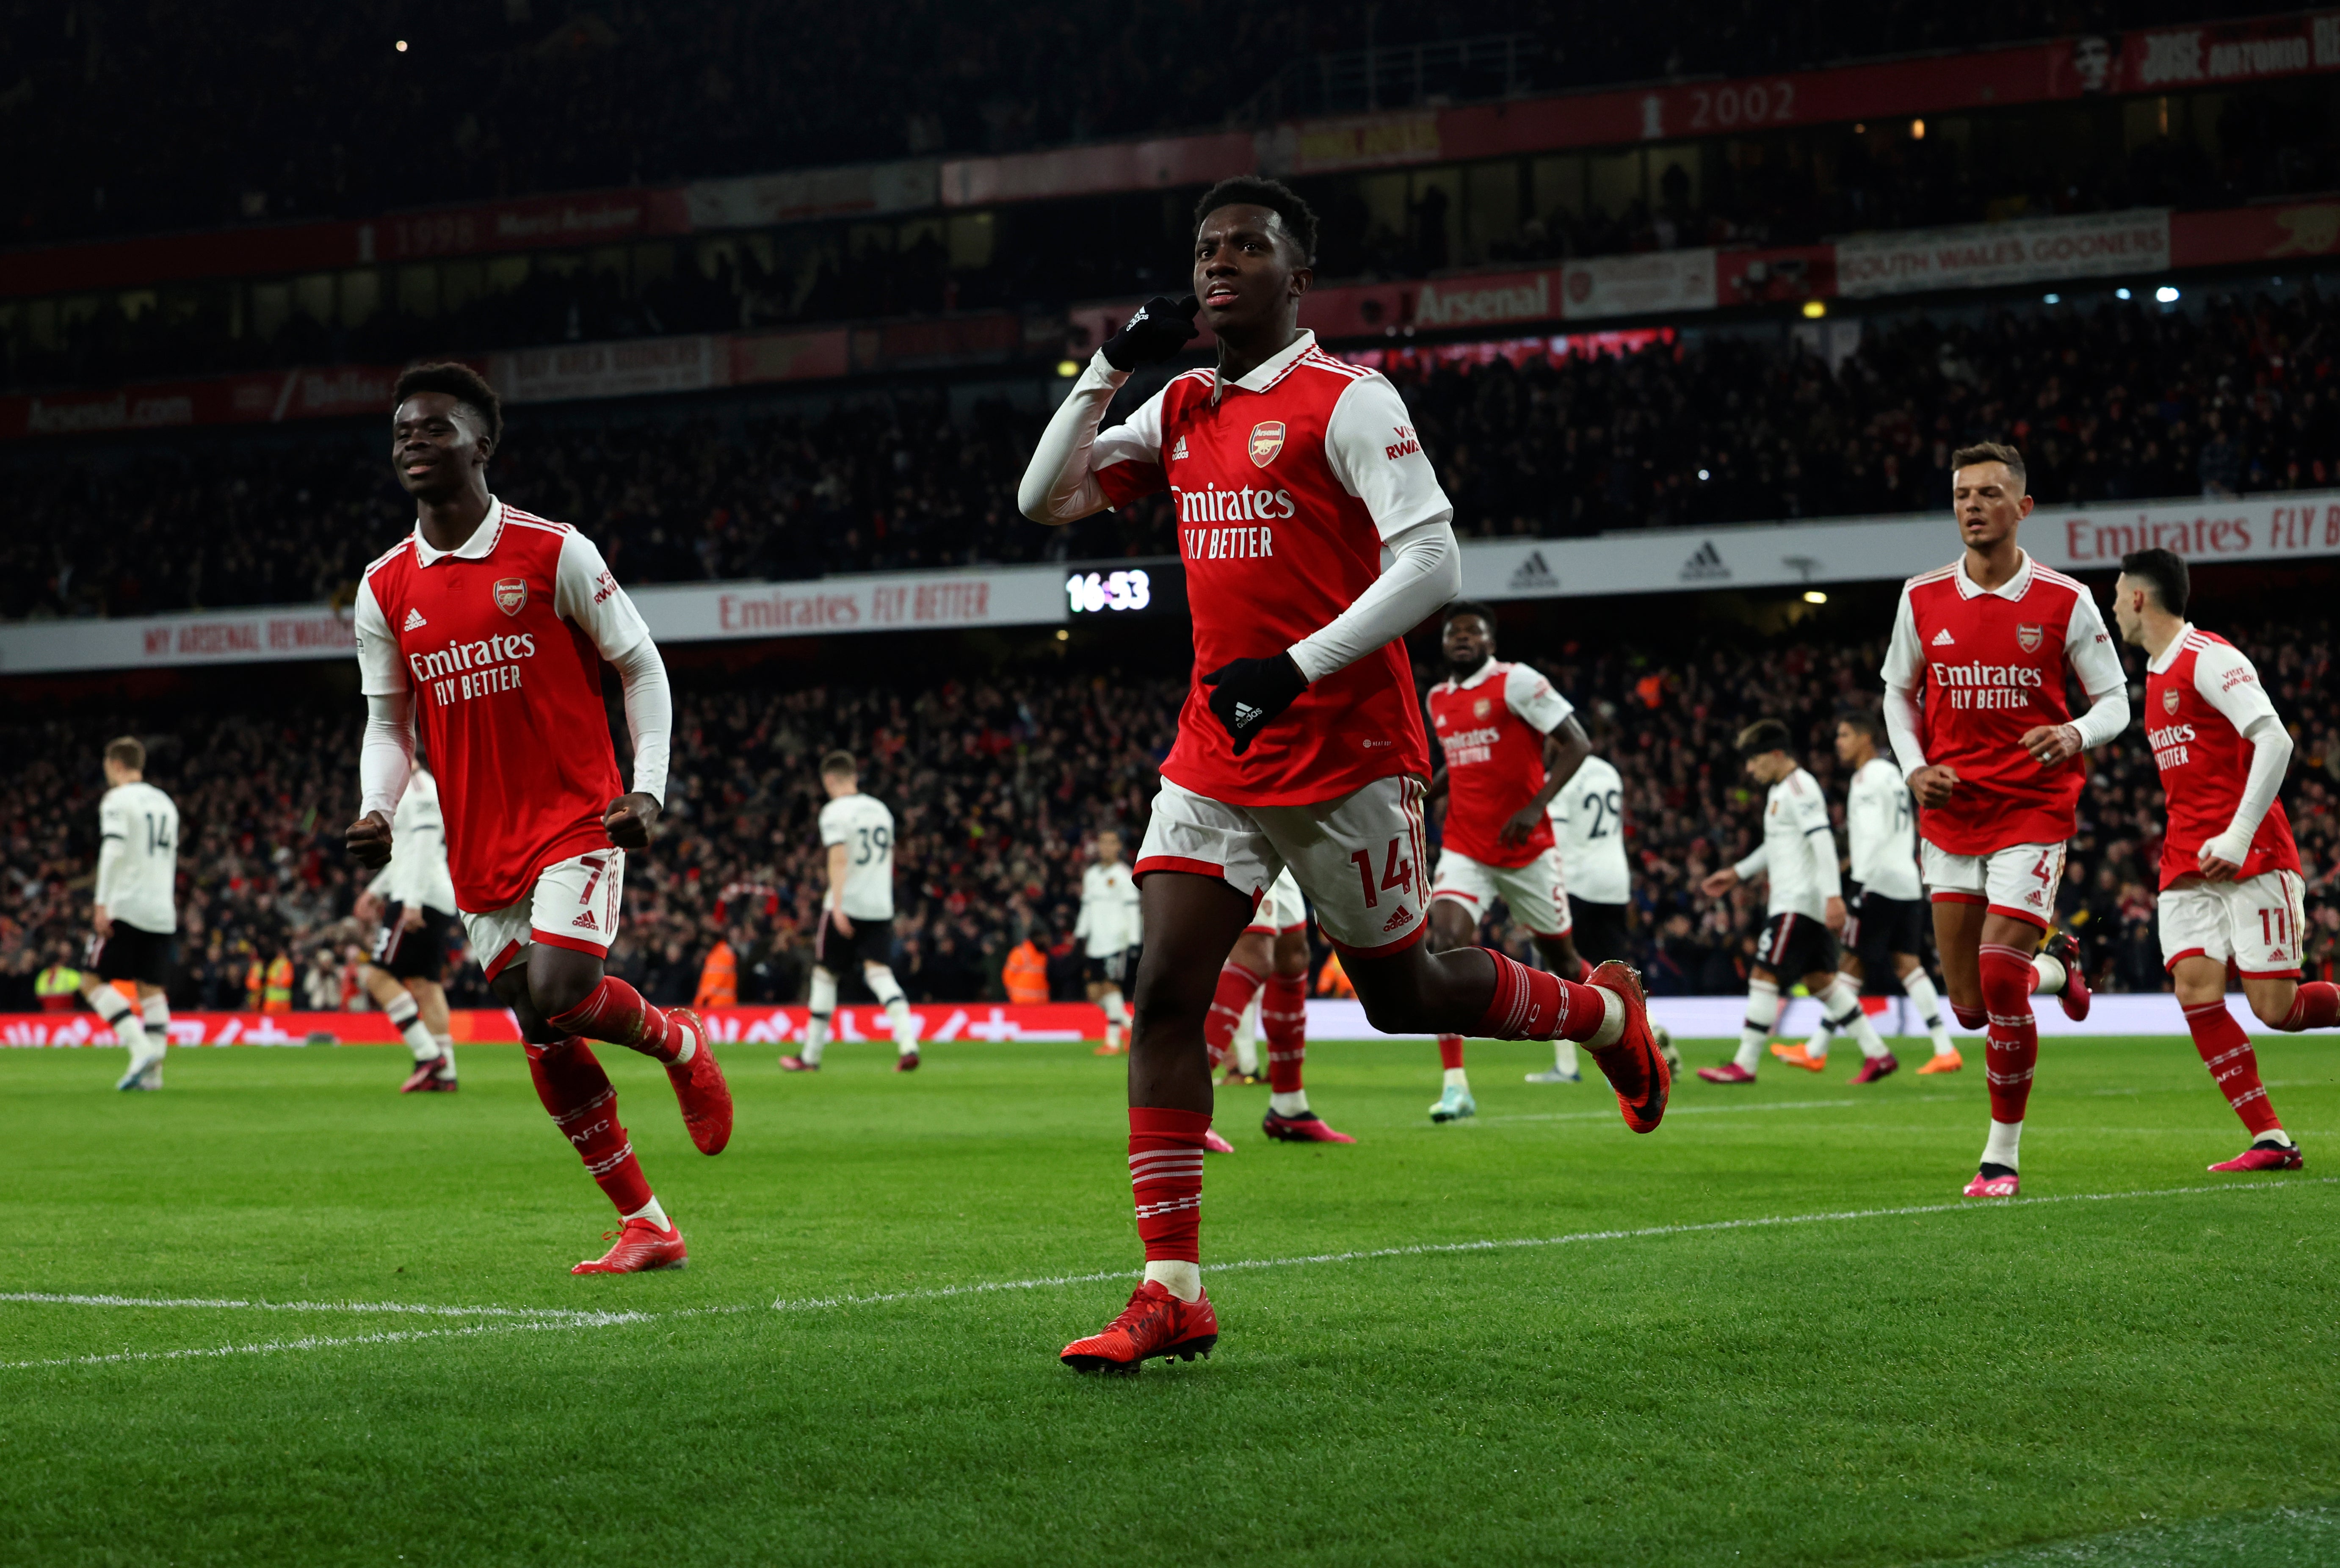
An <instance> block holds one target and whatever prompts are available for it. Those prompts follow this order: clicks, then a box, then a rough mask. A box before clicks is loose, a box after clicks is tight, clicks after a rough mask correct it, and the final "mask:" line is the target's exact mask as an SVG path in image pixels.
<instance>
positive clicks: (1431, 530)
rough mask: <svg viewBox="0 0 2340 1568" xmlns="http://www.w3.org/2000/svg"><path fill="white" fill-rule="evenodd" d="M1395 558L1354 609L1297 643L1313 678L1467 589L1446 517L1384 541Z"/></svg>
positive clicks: (1296, 654) (1296, 659) (1304, 669)
mask: <svg viewBox="0 0 2340 1568" xmlns="http://www.w3.org/2000/svg"><path fill="white" fill-rule="evenodd" d="M1383 548H1385V549H1386V550H1388V551H1389V552H1390V563H1389V565H1388V566H1387V567H1386V568H1385V569H1383V572H1382V574H1381V575H1380V576H1379V577H1377V578H1375V579H1373V582H1372V583H1371V585H1370V586H1368V587H1367V588H1366V590H1364V591H1363V593H1361V594H1359V595H1357V597H1356V599H1355V600H1353V601H1352V602H1351V603H1350V605H1349V608H1348V609H1346V610H1343V611H1341V613H1340V614H1338V615H1336V616H1334V618H1333V619H1332V620H1328V621H1326V622H1325V623H1324V625H1323V626H1320V627H1318V628H1317V629H1316V630H1314V631H1313V632H1311V633H1310V634H1309V635H1307V636H1306V637H1304V638H1302V639H1301V640H1299V641H1297V642H1295V643H1294V644H1293V645H1292V648H1291V650H1290V651H1291V654H1292V662H1293V663H1294V664H1296V665H1298V666H1299V667H1300V673H1301V676H1302V678H1303V679H1304V680H1308V681H1310V682H1312V683H1313V682H1314V681H1316V680H1321V679H1322V678H1323V677H1324V676H1327V675H1330V674H1332V673H1333V672H1334V670H1344V669H1346V668H1348V667H1349V666H1350V665H1352V664H1354V663H1355V662H1356V661H1357V660H1360V659H1363V657H1364V656H1365V655H1366V654H1368V653H1371V652H1373V650H1375V649H1377V648H1382V647H1385V646H1387V645H1388V644H1389V643H1392V642H1394V641H1396V640H1398V639H1399V638H1401V637H1403V636H1404V635H1405V634H1406V633H1407V632H1409V631H1412V630H1413V629H1414V628H1415V627H1417V626H1419V625H1421V624H1422V622H1423V620H1425V619H1426V618H1428V617H1430V616H1433V615H1435V614H1437V613H1438V611H1439V609H1440V608H1441V607H1442V606H1443V605H1445V604H1446V603H1448V602H1449V601H1450V600H1453V598H1454V597H1455V595H1457V594H1459V593H1460V592H1462V591H1463V551H1462V548H1461V547H1460V546H1459V545H1457V544H1456V543H1455V542H1454V527H1453V524H1452V523H1450V522H1448V521H1446V520H1445V519H1444V518H1436V519H1433V520H1432V521H1428V522H1418V523H1415V524H1414V525H1413V527H1412V528H1409V529H1404V530H1403V531H1399V532H1397V533H1394V534H1392V535H1391V536H1390V537H1389V538H1388V539H1386V540H1384V541H1383Z"/></svg>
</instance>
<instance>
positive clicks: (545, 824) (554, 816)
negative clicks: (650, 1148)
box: [345, 364, 731, 1274]
mask: <svg viewBox="0 0 2340 1568" xmlns="http://www.w3.org/2000/svg"><path fill="white" fill-rule="evenodd" d="M394 396H395V412H393V413H392V416H391V459H392V466H393V469H394V471H396V473H397V475H398V481H399V483H401V484H402V485H403V486H405V487H406V491H407V493H408V494H409V495H411V496H413V497H414V499H415V502H416V508H415V511H416V516H415V524H414V531H413V532H412V533H411V534H409V535H408V536H407V537H406V538H405V539H404V540H403V541H401V542H400V543H399V545H398V546H397V548H396V549H394V550H392V551H390V552H389V553H388V554H386V555H384V556H383V557H382V559H381V560H379V561H375V562H374V563H373V564H372V566H369V567H368V568H366V573H365V581H364V582H363V583H362V584H361V585H360V587H359V589H358V596H357V605H356V626H355V630H356V634H357V652H358V672H359V677H360V682H361V690H363V692H364V693H365V699H366V712H367V718H366V728H365V739H364V741H363V743H362V746H361V748H360V749H359V753H358V782H359V785H360V788H361V789H362V799H360V802H359V806H358V819H357V820H356V821H355V822H353V823H352V824H351V825H350V828H349V831H348V833H347V834H346V835H345V839H346V842H347V844H348V847H349V851H350V856H351V858H352V859H354V860H356V861H357V862H358V863H359V864H360V865H362V866H366V867H369V868H374V869H380V868H382V867H383V866H385V865H387V864H389V862H390V859H391V857H392V848H393V845H394V843H395V836H394V833H393V831H392V815H393V813H394V812H395V811H396V810H397V809H398V806H399V802H400V799H401V797H402V795H403V794H404V792H405V789H406V785H407V779H408V775H409V772H410V770H411V767H412V763H413V759H414V732H415V724H416V721H417V719H418V712H417V710H418V709H419V710H420V712H419V718H420V720H421V729H422V735H423V739H424V743H425V745H426V747H427V749H428V750H429V752H430V755H431V759H432V761H433V762H434V763H436V764H437V767H438V769H439V784H440V804H441V809H442V811H443V813H444V819H445V824H446V835H447V858H448V871H449V874H450V878H451V881H452V882H453V884H454V890H455V904H456V909H457V912H458V914H459V915H460V916H461V919H462V922H463V928H464V930H465V932H466V933H467V934H468V935H469V937H470V938H471V951H472V953H473V954H474V955H476V956H477V957H478V958H479V960H480V967H481V968H482V969H483V970H484V971H486V974H487V978H488V985H489V987H491V989H492V990H494V992H495V994H496V996H497V997H498V999H499V1000H501V1002H502V1003H503V1004H504V1005H505V1006H506V1007H510V1008H511V1010H512V1014H513V1016H514V1017H516V1018H518V1019H519V1021H520V1027H521V1037H522V1038H523V1039H525V1040H526V1041H527V1042H528V1062H529V1073H530V1077H532V1078H533V1079H534V1080H535V1083H536V1093H537V1097H538V1098H539V1099H540V1100H541V1101H542V1102H543V1104H544V1108H545V1109H546V1110H547V1111H548V1112H550V1114H551V1116H552V1119H553V1123H554V1125H555V1126H559V1127H560V1130H561V1132H562V1133H563V1134H564V1135H565V1136H567V1137H568V1138H569V1140H570V1143H571V1144H572V1145H574V1146H576V1149H577V1152H578V1154H579V1155H580V1156H581V1157H582V1158H583V1159H584V1162H585V1168H586V1170H587V1171H588V1172H589V1173H590V1174H591V1176H592V1177H593V1179H594V1180H595V1181H596V1182H597V1183H599V1184H600V1188H601V1190H602V1192H603V1193H604V1194H606V1195H607V1196H608V1197H609V1199H610V1202H611V1203H613V1204H615V1205H616V1206H617V1209H618V1213H619V1216H620V1225H619V1228H618V1230H617V1231H616V1232H615V1233H614V1234H613V1236H611V1237H610V1239H611V1240H613V1241H614V1242H615V1244H616V1245H613V1246H611V1247H610V1250H609V1252H608V1253H607V1254H606V1255H603V1256H601V1257H599V1258H589V1259H587V1260H586V1261H585V1262H583V1263H580V1264H579V1265H577V1266H576V1267H575V1268H573V1269H571V1270H570V1273H572V1274H631V1273H634V1272H636V1271H639V1270H642V1269H652V1268H680V1267H681V1266H683V1265H684V1263H685V1262H686V1261H687V1260H688V1258H689V1253H688V1250H687V1249H686V1248H685V1247H684V1245H683V1240H682V1233H681V1231H680V1230H679V1229H678V1228H677V1227H676V1226H675V1224H674V1222H673V1221H672V1220H670V1219H669V1218H668V1217H667V1213H666V1210H665V1209H664V1208H663V1207H661V1206H659V1201H658V1198H657V1197H656V1196H654V1195H653V1194H652V1193H651V1191H650V1186H649V1181H648V1180H647V1179H646V1178H645V1177H644V1176H643V1175H642V1169H641V1166H640V1162H639V1161H637V1160H636V1159H635V1157H634V1150H633V1145H632V1144H631V1143H630V1141H629V1140H628V1139H627V1136H626V1129H625V1127H624V1126H622V1125H621V1124H620V1122H619V1120H618V1105H617V1091H616V1090H615V1089H613V1088H611V1087H610V1078H609V1075H608V1074H607V1073H605V1072H604V1071H602V1069H601V1064H600V1061H599V1060H598V1059H597V1058H596V1057H594V1055H593V1050H592V1047H590V1045H588V1044H587V1043H586V1042H587V1041H589V1040H602V1041H606V1042H609V1043H610V1044H612V1045H620V1046H624V1047H627V1048H628V1049H630V1050H636V1051H640V1052H641V1053H642V1054H643V1055H644V1056H647V1057H651V1058H652V1059H653V1060H655V1061H658V1062H659V1063H661V1064H663V1065H664V1066H665V1067H666V1073H667V1078H668V1081H669V1083H670V1084H672V1086H673V1087H674V1092H675V1097H676V1099H677V1100H678V1101H679V1102H680V1104H681V1107H682V1119H683V1125H684V1126H686V1127H688V1128H689V1132H690V1139H691V1142H692V1143H694V1144H695V1145H697V1146H698V1147H699V1152H700V1153H702V1154H709V1155H712V1154H719V1153H720V1152H721V1151H722V1148H723V1146H724V1145H725V1144H726V1143H728V1142H729V1140H730V1136H731V1092H730V1090H729V1087H726V1086H725V1084H724V1081H723V1069H722V1067H720V1066H719V1065H718V1064H717V1062H716V1060H715V1052H714V1051H713V1050H712V1049H711V1048H710V1047H709V1045H708V1042H707V1031H706V1028H705V1027H704V1026H703V1025H701V1024H700V1022H699V1017H698V1016H697V1015H696V1014H694V1013H692V1012H690V1011H689V1009H687V1008H682V1007H676V1008H673V1009H670V1010H662V1009H660V1008H658V1007H652V1006H650V1004H649V1003H648V1002H646V1001H644V1000H643V999H642V997H641V994H640V992H638V991H636V990H635V989H634V988H633V987H631V986H630V985H628V984H626V982H625V981H623V980H620V979H619V978H616V977H615V976H611V975H606V974H604V973H603V972H602V960H603V959H604V958H607V957H608V955H609V951H610V942H611V940H612V939H614V938H615V937H616V935H617V930H618V923H619V918H620V912H621V909H622V908H623V892H624V886H625V870H626V854H627V852H628V851H629V850H640V849H646V848H648V847H649V836H650V829H651V828H652V827H653V826H655V825H656V823H657V821H658V816H659V801H660V799H661V798H662V795H663V792H664V790H665V789H666V763H667V737H668V732H669V729H670V728H671V726H672V722H673V720H672V708H673V704H672V699H671V698H670V696H669V692H668V690H667V682H666V669H665V666H664V665H663V664H661V663H660V662H659V653H658V648H657V645H656V644H655V643H653V642H652V641H651V640H650V635H649V629H648V628H647V627H645V626H644V625H643V624H642V618H641V616H640V613H639V612H638V611H636V610H635V609H634V604H633V600H630V599H629V598H627V597H626V592H625V590H623V589H621V588H620V587H619V586H618V581H617V579H616V578H614V577H612V576H611V575H610V571H609V568H608V567H607V566H605V565H604V564H603V563H602V561H601V552H600V551H598V550H596V549H594V548H593V544H592V541H590V540H589V539H587V538H586V537H585V536H584V535H583V534H581V533H580V532H578V531H576V530H574V529H571V528H569V527H567V526H565V525H564V524H561V523H557V522H547V521H545V520H544V519H542V518H540V517H533V516H530V514H529V513H527V512H524V511H519V510H518V509H516V508H513V507H508V506H506V505H505V504H504V503H503V502H501V501H498V500H497V499H496V498H495V497H494V496H493V495H492V494H491V493H490V492H489V490H488V481H487V468H488V461H489V460H490V459H491V457H492V456H493V455H494V453H495V451H496V447H497V444H498V442H500V441H501V439H502V436H503V412H502V410H501V407H500V406H499V404H498V402H497V399H496V394H495V392H494V391H493V390H492V389H491V388H490V387H489V385H488V383H487V382H485V381H483V380H482V379H481V377H480V375H479V374H478V372H474V371H472V370H471V369H470V368H469V367H467V366H463V365H458V364H439V365H419V366H416V367H414V368H413V369H411V370H409V371H407V372H406V373H404V374H403V375H402V376H400V377H399V378H398V385H397V388H396V392H395V394H394ZM605 661H606V662H608V663H609V664H611V665H614V666H615V667H616V669H617V671H618V678H619V680H620V683H621V684H622V686H623V688H624V691H625V706H626V728H627V729H628V731H629V732H630V734H631V736H632V738H633V746H634V778H633V785H634V787H633V789H632V791H631V792H630V793H627V792H624V785H623V783H622V781H621V779H620V776H619V773H618V758H617V752H616V749H614V748H613V747H612V746H611V745H610V721H609V717H608V714H607V712H606V711H605V710H604V709H603V708H602V705H601V667H602V664H603V663H604V662H605Z"/></svg>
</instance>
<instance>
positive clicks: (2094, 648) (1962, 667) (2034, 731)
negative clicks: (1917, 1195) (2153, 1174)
mask: <svg viewBox="0 0 2340 1568" xmlns="http://www.w3.org/2000/svg"><path fill="white" fill-rule="evenodd" d="M1950 469H1951V473H1950V483H1951V491H1950V493H1951V500H1952V502H1953V505H1954V507H1955V510H1956V511H1957V514H1958V532H1959V535H1960V537H1961V538H1963V539H1964V540H1965V541H1966V551H1965V553H1964V554H1963V555H1962V556H1961V557H1960V558H1959V559H1958V561H1953V562H1952V563H1950V564H1949V565H1948V566H1945V567H1942V568H1940V569H1939V570H1938V571H1929V572H1926V573H1924V574H1923V575H1921V576H1918V577H1913V578H1911V579H1910V580H1909V581H1908V582H1906V583H1904V584H1902V587H1901V603H1900V608H1899V610H1897V611H1896V612H1895V614H1894V619H1893V636H1892V641H1891V643H1890V644H1889V647H1888V649H1887V651H1886V655H1885V669H1884V672H1883V673H1884V677H1885V724H1886V728H1887V729H1888V730H1889V732H1890V733H1891V735H1892V739H1893V751H1894V755H1895V756H1896V757H1897V758H1899V760H1900V763H1901V771H1902V775H1903V777H1905V778H1906V779H1909V793H1910V794H1911V795H1912V796H1914V797H1916V799H1917V801H1918V811H1919V824H1918V831H1919V839H1920V841H1921V848H1920V849H1919V855H1920V856H1921V858H1923V860H1924V864H1925V879H1926V887H1927V890H1928V892H1929V894H1930V895H1931V896H1932V898H1933V905H1934V941H1935V945H1936V947H1937V948H1938V949H1939V951H1940V954H1941V959H1942V983H1943V986H1944V987H1945V988H1946V989H1947V990H1948V992H1949V993H1950V1010H1951V1011H1952V1012H1954V1013H1956V1014H1957V1015H1958V1022H1959V1023H1961V1024H1963V1025H1965V1026H1966V1027H1968V1028H1969V1029H1974V1028H1981V1029H1984V1030H1985V1035H1984V1047H1983V1052H1984V1066H1985V1069H1986V1074H1987V1076H1988V1080H1989V1087H1990V1132H1989V1136H1988V1137H1987V1138H1986V1139H1985V1141H1984V1143H1983V1153H1982V1162H1981V1168H1980V1169H1979V1170H1978V1172H1977V1173H1976V1176H1975V1178H1974V1180H1972V1181H1971V1182H1968V1184H1967V1188H1966V1194H1967V1196H1968V1197H2013V1196H2015V1195H2016V1192H2017V1191H2018V1188H2019V1186H2021V1178H2020V1177H2019V1176H2018V1175H2017V1161H2018V1158H2019V1157H2020V1155H2021V1149H2020V1144H2021V1141H2022V1137H2023V1113H2024V1108H2025V1107H2026V1106H2027V1105H2028V1103H2029V1101H2030V1098H2031V1074H2032V1070H2033V1068H2034V1067H2036V1066H2037V1064H2038V1060H2039V1029H2038V1024H2037V1023H2036V1022H2035V1021H2034V1018H2033V1015H2032V1012H2031V996H2032V993H2033V992H2035V991H2041V992H2048V993H2050V994H2053V995H2055V996H2057V997H2059V998H2060V999H2061V1001H2062V1003H2063V1007H2064V1011H2065V1012H2066V1013H2067V1015H2068V1016H2070V1017H2074V1018H2084V1017H2087V1014H2088V988H2087V981H2086V978H2084V977H2083V976H2082V975H2081V973H2080V968H2079V948H2078V944H2077V943H2075V942H2074V941H2073V940H2072V938H2070V937H2069V936H2068V935H2057V936H2056V937H2054V938H2050V939H2049V941H2048V944H2047V947H2046V948H2045V949H2044V950H2042V949H2041V948H2040V943H2039V938H2040V937H2041V934H2042V933H2044V932H2046V931H2047V929H2048V922H2049V921H2050V920H2052V919H2053V918H2055V914H2056V885H2057V882H2058V881H2060V880H2061V879H2062V878H2063V875H2064V845H2065V842H2066V841H2067V839H2070V838H2071V836H2072V825H2073V820H2074V815H2075V812H2076V810H2077V807H2078V805H2079V799H2080V787H2081V784H2082V782H2083V774H2082V770H2081V768H2080V765H2079V760H2078V759H2079V756H2080V753H2081V752H2083V751H2085V750H2087V749H2088V748H2090V747H2092V746H2101V745H2103V744H2104V743H2105V742H2106V741H2107V740H2110V739H2112V738H2113V737H2115V736H2116V735H2118V734H2119V733H2120V732H2121V730H2122V729H2125V728H2126V727H2127V724H2128V690H2127V683H2126V679H2125V677H2124V676H2123V675H2122V673H2121V667H2120V657H2119V655H2118V654H2117V653H2116V652H2115V651H2114V650H2113V645H2112V634H2111V633H2110V632H2108V631H2107V630H2105V622H2104V617H2102V616H2101V615H2099V614H2098V613H2097V606H2096V601H2095V600H2092V599H2090V598H2089V597H2088V590H2087V588H2086V586H2084V585H2083V584H2081V583H2079V582H2077V581H2074V580H2073V579H2071V578H2068V577H2067V576H2065V575H2064V574H2063V573H2062V572H2060V571H2049V570H2048V568H2046V567H2044V566H2041V565H2040V564H2039V563H2038V561H2033V560H2032V559H2031V558H2030V557H2029V556H2028V555H2026V554H2025V553H2024V552H2023V551H2022V549H2021V548H2020V547H2019V546H2018V545H2017V543H2016V541H2015V535H2016V530H2017V529H2018V527H2019V526H2020V525H2021V523H2022V521H2023V520H2024V519H2025V518H2027V517H2028V516H2030V515H2031V497H2030V495H2029V494H2028V493H2027V491H2026V489H2025V473H2024V467H2023V458H2022V456H2021V454H2020V453H2018V452H2016V450H2015V449H2014V448H2013V447H2010V446H2002V445H2000V444H1998V442H1985V443H1984V444H1982V445H1980V446H1970V447H1965V448H1961V449H1960V450H1959V451H1958V452H1954V453H1952V454H1951V457H1950ZM2067 675H2076V676H2077V677H2078V679H2079V682H2080V686H2081V688H2082V690H2085V691H2087V694H2088V701H2089V703H2090V705H2091V706H2090V707H2089V709H2088V710H2087V712H2086V713H2084V714H2082V715H2080V716H2079V717H2078V718H2077V719H2075V718H2073V717H2072V714H2071V710H2070V709H2069V707H2067V703H2066V698H2065V686H2066V681H2067Z"/></svg>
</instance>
